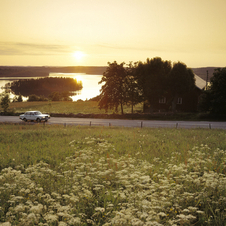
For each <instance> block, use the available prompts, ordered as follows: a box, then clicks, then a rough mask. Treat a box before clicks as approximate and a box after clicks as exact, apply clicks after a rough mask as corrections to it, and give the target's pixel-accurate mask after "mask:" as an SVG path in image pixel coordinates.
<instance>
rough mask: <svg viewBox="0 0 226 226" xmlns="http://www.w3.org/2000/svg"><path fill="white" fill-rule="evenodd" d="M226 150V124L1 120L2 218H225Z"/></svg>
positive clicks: (133, 221)
mask: <svg viewBox="0 0 226 226" xmlns="http://www.w3.org/2000/svg"><path fill="white" fill-rule="evenodd" d="M225 150H226V131H225V130H205V129H154V128H142V129H141V128H119V127H85V126H67V127H65V126H60V125H47V124H34V125H29V124H23V125H22V124H18V125H12V124H1V127H0V160H1V161H0V170H1V173H0V225H4V226H6V225H40V226H41V225H45V226H47V225H53V226H56V225H58V226H66V225H104V226H110V225H116V226H119V225H120V226H122V225H125V226H126V225H158V226H159V225H225V224H226V207H225V203H226V177H225V175H226V165H225V163H226V152H225ZM3 222H4V223H3Z"/></svg>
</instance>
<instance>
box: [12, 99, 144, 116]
mask: <svg viewBox="0 0 226 226" xmlns="http://www.w3.org/2000/svg"><path fill="white" fill-rule="evenodd" d="M36 109H38V110H39V111H41V112H43V113H49V114H51V113H54V114H57V113H61V114H63V113H65V114H70V113H73V114H79V113H81V114H105V113H106V112H105V110H104V109H102V110H100V109H99V107H98V102H97V101H82V100H81V101H76V102H71V101H49V102H47V101H34V102H13V103H10V106H9V111H13V112H15V113H23V112H25V111H30V110H36ZM124 109H125V110H124V113H131V107H129V106H126V105H125V107H124ZM141 111H142V104H138V105H136V106H135V108H134V112H141ZM113 112H114V110H108V112H107V113H109V114H112V113H113Z"/></svg>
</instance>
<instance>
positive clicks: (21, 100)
mask: <svg viewBox="0 0 226 226" xmlns="http://www.w3.org/2000/svg"><path fill="white" fill-rule="evenodd" d="M17 101H18V102H23V98H22V95H21V94H20V93H19V96H18V98H17Z"/></svg>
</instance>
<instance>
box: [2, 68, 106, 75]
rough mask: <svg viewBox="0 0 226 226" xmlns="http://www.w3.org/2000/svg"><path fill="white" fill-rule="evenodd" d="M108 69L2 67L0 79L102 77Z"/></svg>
mask: <svg viewBox="0 0 226 226" xmlns="http://www.w3.org/2000/svg"><path fill="white" fill-rule="evenodd" d="M105 70H106V67H85V66H84V67H83V66H77V67H13V66H12V67H10V66H0V77H46V76H48V75H49V73H51V72H55V73H86V74H94V75H102V74H103V73H104V71H105Z"/></svg>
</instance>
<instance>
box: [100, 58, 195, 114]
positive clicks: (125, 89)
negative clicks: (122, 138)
mask: <svg viewBox="0 0 226 226" xmlns="http://www.w3.org/2000/svg"><path fill="white" fill-rule="evenodd" d="M108 65H109V66H108V68H107V69H106V71H105V72H104V74H103V77H102V79H101V81H100V82H99V83H100V84H101V83H104V84H103V86H102V88H101V93H100V96H99V108H100V109H105V110H106V111H107V110H108V109H113V110H115V111H116V112H117V111H118V108H120V110H121V114H123V106H124V105H130V106H131V108H132V112H133V106H134V105H136V104H138V103H144V104H146V105H148V106H149V107H150V108H152V107H153V106H154V105H155V104H156V103H157V102H158V101H159V99H160V98H162V97H164V96H165V95H167V96H168V97H169V101H170V107H171V110H173V111H174V110H176V100H177V98H178V97H179V96H181V95H183V94H185V93H186V92H189V91H191V90H192V89H194V88H195V75H194V73H193V71H192V70H191V69H190V68H187V66H186V65H185V64H184V63H182V62H177V63H174V64H173V65H172V63H171V61H163V60H162V59H161V58H160V57H156V58H152V59H147V61H146V62H136V63H130V64H129V65H127V66H125V63H121V64H118V63H117V62H116V61H115V62H113V63H108Z"/></svg>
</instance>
